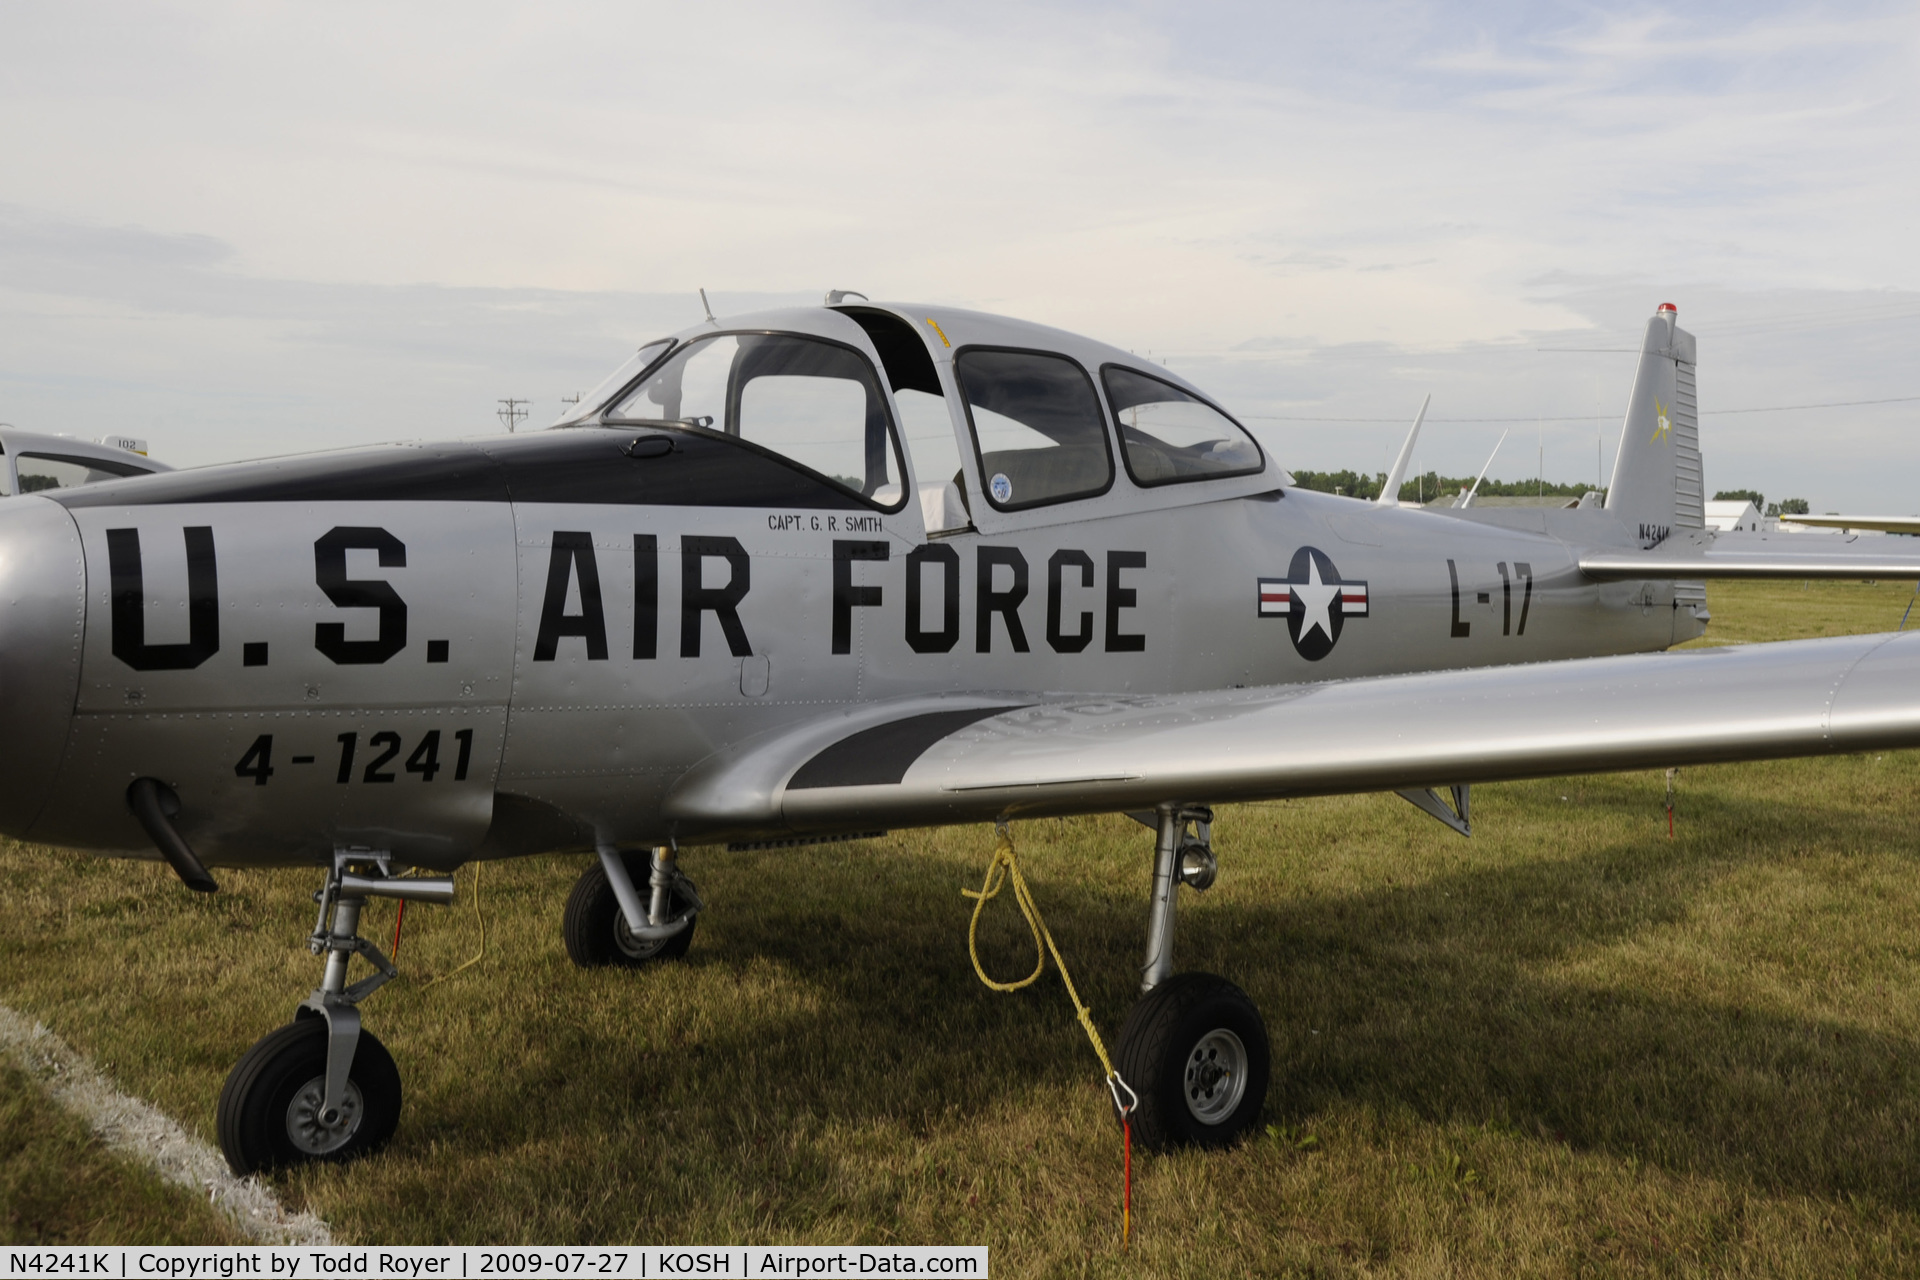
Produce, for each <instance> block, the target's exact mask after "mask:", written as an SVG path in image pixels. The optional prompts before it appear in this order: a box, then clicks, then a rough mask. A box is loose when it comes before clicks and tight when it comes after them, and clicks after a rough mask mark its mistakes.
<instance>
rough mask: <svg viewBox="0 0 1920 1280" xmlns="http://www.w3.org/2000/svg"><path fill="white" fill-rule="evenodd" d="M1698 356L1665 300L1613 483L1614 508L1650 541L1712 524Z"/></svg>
mask: <svg viewBox="0 0 1920 1280" xmlns="http://www.w3.org/2000/svg"><path fill="white" fill-rule="evenodd" d="M1696 363H1697V361H1696V357H1695V353H1694V342H1693V335H1692V334H1690V333H1688V332H1687V331H1686V330H1685V329H1682V328H1680V326H1679V312H1678V311H1677V309H1676V308H1675V307H1674V305H1673V304H1672V303H1670V302H1668V303H1662V304H1661V306H1660V309H1659V310H1658V311H1656V312H1655V313H1654V315H1653V318H1652V319H1651V320H1649V321H1647V337H1646V342H1645V343H1644V344H1643V345H1642V347H1641V350H1640V369H1639V372H1638V373H1637V374H1635V375H1634V379H1633V396H1632V398H1631V399H1629V400H1628V402H1627V416H1626V421H1625V422H1624V423H1623V424H1622V425H1621V431H1620V452H1619V454H1618V455H1617V456H1616V457H1615V458H1614V461H1613V481H1612V483H1611V484H1610V485H1609V486H1608V487H1607V510H1609V511H1611V512H1613V513H1614V514H1615V515H1616V516H1618V517H1619V518H1620V520H1621V521H1622V522H1624V523H1625V524H1626V525H1627V526H1628V528H1630V529H1631V530H1633V532H1634V536H1635V537H1636V538H1637V539H1638V540H1639V543H1640V545H1641V546H1642V547H1645V548H1652V547H1656V546H1658V545H1659V544H1660V543H1662V542H1665V541H1666V540H1667V539H1668V538H1669V537H1671V536H1672V534H1673V532H1674V530H1676V529H1702V528H1705V527H1706V505H1705V499H1706V493H1705V487H1704V484H1703V482H1702V478H1701V467H1700V419H1699V413H1698V409H1697V402H1696V400H1695V396H1694V385H1693V371H1694V367H1695V365H1696Z"/></svg>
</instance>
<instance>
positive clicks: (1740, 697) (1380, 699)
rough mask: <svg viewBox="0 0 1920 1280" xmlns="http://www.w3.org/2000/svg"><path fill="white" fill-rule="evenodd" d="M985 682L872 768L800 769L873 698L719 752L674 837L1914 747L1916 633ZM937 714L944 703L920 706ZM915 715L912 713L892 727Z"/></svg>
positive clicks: (1919, 741)
mask: <svg viewBox="0 0 1920 1280" xmlns="http://www.w3.org/2000/svg"><path fill="white" fill-rule="evenodd" d="M993 701H995V700H993V699H988V698H985V697H970V698H966V699H965V700H964V702H970V703H972V704H973V705H972V707H971V708H970V710H971V711H972V712H973V714H971V715H966V716H962V715H958V714H953V713H955V712H959V711H961V710H962V709H963V705H964V704H963V703H962V702H959V701H952V702H948V703H946V705H945V706H944V707H942V708H941V709H940V710H939V711H938V712H935V711H934V708H933V706H931V705H929V701H928V700H925V699H916V700H913V701H911V702H903V703H902V704H899V705H898V706H896V707H895V708H893V709H892V711H891V714H892V715H893V716H894V717H895V718H896V719H898V720H899V721H900V723H901V726H902V732H901V733H899V734H896V735H894V736H893V737H892V738H889V741H890V742H907V741H909V740H911V747H910V748H909V749H905V750H900V749H897V747H895V748H890V749H889V752H888V768H887V771H886V774H885V778H884V780H873V781H869V780H864V779H865V775H859V776H860V778H861V779H862V780H853V779H854V778H855V776H856V775H854V774H851V773H848V774H844V775H836V776H835V777H834V778H832V779H828V780H822V781H817V782H813V783H812V784H809V783H808V781H807V777H806V775H807V774H808V773H809V772H810V771H811V772H813V773H819V772H821V771H822V770H823V769H824V765H822V766H814V767H813V768H812V769H811V770H810V768H809V767H810V766H813V765H814V762H815V760H816V759H817V758H820V757H823V756H832V757H836V758H837V757H839V756H841V755H846V754H848V753H849V752H850V751H853V750H854V748H855V747H856V746H858V745H859V744H853V743H852V742H851V740H852V739H853V738H854V737H855V736H856V735H858V736H860V737H861V739H862V741H863V742H864V741H865V740H866V739H867V738H868V737H870V736H871V735H872V734H873V731H874V730H875V729H876V728H877V727H878V726H877V725H876V723H875V721H874V719H873V718H874V717H877V716H885V715H887V714H889V712H888V709H887V708H886V707H885V706H884V705H875V706H870V707H866V708H862V714H861V716H860V717H858V718H854V719H850V718H847V717H842V716H833V717H829V718H823V719H821V720H818V721H815V722H813V723H811V724H810V725H807V726H804V727H801V728H798V729H795V730H791V731H784V732H780V733H775V734H771V735H769V736H767V737H765V738H762V739H760V740H758V741H757V742H755V743H753V744H751V745H748V744H742V745H741V746H740V747H737V748H732V749H729V750H725V751H721V752H718V753H716V754H715V755H713V756H711V757H709V758H708V759H707V760H706V761H704V762H703V763H701V764H700V765H698V766H696V767H695V768H694V769H692V770H691V771H689V772H688V773H687V774H686V776H684V777H683V778H681V779H680V781H679V782H678V783H677V784H675V786H674V789H673V791H672V793H671V794H670V795H669V797H668V799H667V803H666V811H667V813H668V815H669V816H670V817H671V818H672V820H673V821H674V823H675V828H676V829H675V834H676V835H677V837H678V838H679V839H680V840H682V841H684V842H688V843H694V842H700V841H706V840H714V839H727V838H743V836H742V834H741V833H747V832H769V831H779V830H791V831H810V830H827V829H833V830H847V829H850V827H849V824H850V823H852V824H855V825H863V826H864V827H902V826H930V825H935V824H939V823H949V822H977V821H983V820H991V819H995V818H1002V817H1042V816H1053V815H1058V814H1070V813H1101V812H1125V811H1128V810H1134V809H1145V808H1150V807H1152V806H1154V805H1157V804H1160V803H1163V802H1166V801H1169V800H1173V801H1196V802H1204V803H1218V802H1227V801H1236V800H1266V799H1279V798H1283V797H1287V796H1307V795H1332V794H1341V793H1349V792H1360V791H1402V792H1405V791H1421V790H1424V789H1426V788H1429V787H1441V786H1448V787H1452V786H1458V787H1465V786H1466V785H1468V784H1470V783H1475V782H1494V781H1502V780H1507V779H1514V778H1536V777H1553V776H1557V775H1562V774H1573V773H1596V772H1603V771H1607V770H1617V769H1645V768H1666V767H1673V766H1677V765H1687V764H1704V763H1710V762H1716V761H1731V760H1761V759H1769V758H1774V757H1781V756H1800V755H1820V754H1824V753H1827V752H1834V751H1866V750H1877V749H1883V748H1893V747H1911V746H1920V632H1908V633H1905V634H1898V633H1895V634H1887V635H1874V636H1843V637H1835V638H1831V639H1823V640H1795V641H1787V642H1782V643H1778V644H1764V645H1733V646H1728V647H1725V648H1719V649H1682V650H1676V651H1674V652H1671V653H1660V654H1633V655H1628V656H1624V657H1613V658H1587V659H1580V660H1577V661H1571V662H1543V663H1536V664H1530V665H1523V666H1510V667H1488V668H1480V669H1474V670H1466V671H1437V672H1428V673H1424V674H1420V675H1404V676H1381V677H1374V678H1369V679H1362V680H1343V681H1331V682H1328V683H1325V684H1313V685H1279V686H1271V687H1268V688H1262V689H1233V690H1213V691H1207V692H1197V693H1184V694H1171V695H1161V696H1116V697H1113V698H1092V697H1080V698H1077V699H1074V700H1065V699H1061V700H1058V701H1053V700H1049V701H1045V702H1040V703H1038V704H1037V705H1028V706H1024V707H1007V706H1006V700H1005V699H1004V698H1002V699H999V700H998V701H999V702H1000V706H999V707H994V706H993ZM934 714H939V715H942V716H943V717H950V718H949V719H947V720H946V721H945V722H944V723H940V724H936V723H934V722H933V721H932V720H931V719H930V718H929V717H930V716H931V715H934ZM963 720H964V721H965V723H961V721H963ZM921 726H925V727H926V728H927V729H928V730H929V731H928V732H927V733H925V734H921V733H918V732H913V733H908V732H906V730H907V729H909V728H911V729H914V730H916V731H917V730H918V729H919V728H920V727H921ZM1650 726H1653V727H1655V729H1657V731H1654V729H1650ZM843 742H846V743H849V744H850V745H848V746H842V745H841V744H842V743H843ZM841 776H844V777H846V778H847V779H848V781H846V782H845V783H844V784H842V783H841V781H840V778H841ZM796 784H799V785H796ZM1459 816H1460V817H1461V818H1462V819H1464V818H1465V813H1464V812H1462V813H1461V814H1460V815H1459ZM1463 825H1464V823H1463Z"/></svg>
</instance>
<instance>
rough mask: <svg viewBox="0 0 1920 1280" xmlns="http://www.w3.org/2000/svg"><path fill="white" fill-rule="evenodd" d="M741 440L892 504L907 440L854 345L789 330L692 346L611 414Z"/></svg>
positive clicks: (898, 494) (900, 491)
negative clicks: (899, 437)
mask: <svg viewBox="0 0 1920 1280" xmlns="http://www.w3.org/2000/svg"><path fill="white" fill-rule="evenodd" d="M605 420H606V421H608V422H643V423H644V422H660V423H673V424H676V425H680V426H688V427H697V428H701V429H704V430H708V431H717V432H721V433H723V434H725V435H730V436H737V437H739V438H740V439H742V440H747V441H750V442H752V443H753V444H757V445H759V446H760V447H761V448H763V449H769V450H771V451H773V452H774V453H777V454H780V455H781V456H782V457H786V458H791V459H792V460H793V461H795V462H798V463H800V464H801V465H802V466H804V467H806V468H808V469H809V470H811V471H815V472H817V473H819V474H820V475H821V476H824V477H825V478H826V479H828V480H831V481H833V482H834V483H835V484H838V485H840V486H842V487H844V488H846V489H850V490H852V491H853V492H854V493H857V494H859V495H860V496H861V497H863V498H866V499H868V500H870V501H871V502H873V503H874V504H875V505H876V506H879V507H882V508H884V509H887V510H892V509H894V508H896V507H898V506H900V505H901V504H902V503H903V502H904V500H905V491H904V487H903V485H902V483H901V477H902V476H903V475H904V474H905V470H906V469H905V467H904V466H903V465H902V464H901V461H900V446H899V443H898V442H897V441H896V440H895V439H894V431H893V424H892V421H891V419H890V416H889V414H888V412H887V401H886V397H885V396H884V395H883V394H882V392H881V390H880V382H879V379H878V378H877V377H875V375H874V372H873V366H872V365H870V364H869V363H867V361H866V359H865V358H864V357H862V356H861V355H860V354H859V353H858V352H856V351H855V350H853V348H851V347H843V346H841V345H840V344H838V343H834V342H825V341H822V340H820V339H817V338H803V337H799V336H797V335H795V334H787V333H725V334H716V335H715V336H713V337H710V338H701V339H698V340H697V341H694V342H690V343H688V344H687V345H686V346H684V347H681V348H680V350H678V351H676V352H674V354H673V355H672V356H671V357H670V358H669V359H668V360H667V361H666V362H665V363H664V364H662V365H661V366H660V367H659V368H658V369H656V370H655V371H654V372H653V373H652V374H651V375H650V376H648V377H647V379H646V380H645V381H644V382H642V383H641V384H640V385H639V386H637V387H635V388H634V389H633V390H632V391H630V392H628V393H627V395H626V396H624V397H623V398H622V399H621V400H620V402H619V403H618V404H616V405H614V406H613V407H612V408H611V409H609V410H608V411H607V413H606V417H605Z"/></svg>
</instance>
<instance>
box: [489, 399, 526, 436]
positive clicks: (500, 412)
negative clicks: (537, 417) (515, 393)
mask: <svg viewBox="0 0 1920 1280" xmlns="http://www.w3.org/2000/svg"><path fill="white" fill-rule="evenodd" d="M498 403H499V405H500V407H499V408H498V409H496V410H494V414H493V416H494V417H496V418H498V419H500V421H502V422H504V423H506V425H507V431H508V432H509V433H511V432H512V431H513V429H514V428H515V427H517V426H519V425H520V424H521V422H523V421H524V420H525V419H526V416H527V414H529V413H530V412H532V410H530V409H528V408H527V407H526V406H527V405H529V404H530V403H532V402H531V401H528V400H501V401H499V402H498Z"/></svg>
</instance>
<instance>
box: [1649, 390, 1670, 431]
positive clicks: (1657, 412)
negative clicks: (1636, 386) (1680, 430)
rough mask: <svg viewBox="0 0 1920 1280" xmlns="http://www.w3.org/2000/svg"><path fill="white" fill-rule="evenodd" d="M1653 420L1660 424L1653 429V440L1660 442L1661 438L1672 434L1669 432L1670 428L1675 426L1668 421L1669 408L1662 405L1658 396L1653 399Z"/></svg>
mask: <svg viewBox="0 0 1920 1280" xmlns="http://www.w3.org/2000/svg"><path fill="white" fill-rule="evenodd" d="M1653 420H1654V421H1655V422H1657V423H1659V424H1660V425H1659V426H1657V427H1655V428H1654V429H1653V438H1654V440H1655V441H1658V440H1659V439H1660V437H1661V436H1665V435H1671V434H1672V433H1671V432H1670V431H1668V428H1669V427H1671V426H1672V425H1673V424H1672V423H1671V422H1669V421H1667V407H1666V406H1665V405H1663V404H1661V403H1660V397H1658V396H1655V397H1654V398H1653Z"/></svg>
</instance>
